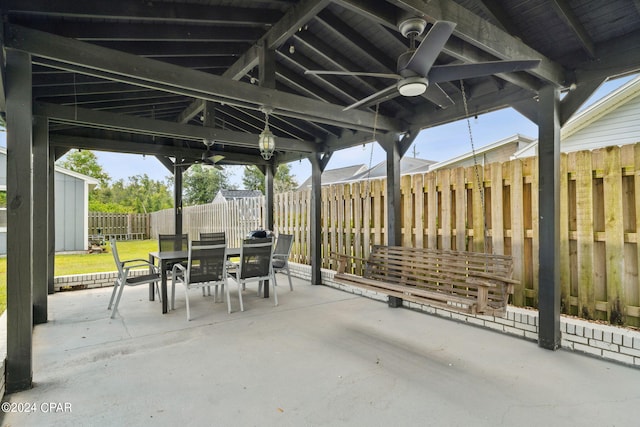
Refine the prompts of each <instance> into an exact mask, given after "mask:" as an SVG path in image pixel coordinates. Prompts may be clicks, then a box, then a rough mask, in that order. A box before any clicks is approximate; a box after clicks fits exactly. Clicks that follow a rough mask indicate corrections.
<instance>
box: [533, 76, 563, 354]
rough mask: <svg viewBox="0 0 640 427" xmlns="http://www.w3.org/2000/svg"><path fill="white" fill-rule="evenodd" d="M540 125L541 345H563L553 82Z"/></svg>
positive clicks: (543, 94) (543, 95)
mask: <svg viewBox="0 0 640 427" xmlns="http://www.w3.org/2000/svg"><path fill="white" fill-rule="evenodd" d="M539 104H540V105H539V111H538V116H539V117H538V126H539V142H538V152H539V164H538V176H539V180H540V184H539V193H538V200H539V205H540V207H539V209H540V210H539V212H540V232H539V233H540V238H539V241H540V249H539V258H540V267H539V291H538V292H539V293H538V298H539V302H538V310H539V322H540V324H539V329H538V345H539V346H540V347H543V348H546V349H549V350H556V349H557V348H559V347H560V340H561V335H560V267H559V264H558V260H559V259H560V225H559V223H560V119H559V117H560V109H559V105H560V96H559V91H558V89H556V88H555V87H553V86H551V85H547V86H545V87H543V88H542V89H541V90H540V102H539Z"/></svg>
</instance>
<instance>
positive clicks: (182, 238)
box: [158, 234, 189, 252]
mask: <svg viewBox="0 0 640 427" xmlns="http://www.w3.org/2000/svg"><path fill="white" fill-rule="evenodd" d="M188 249H189V235H188V234H159V235H158V250H159V251H160V252H173V251H186V250H188Z"/></svg>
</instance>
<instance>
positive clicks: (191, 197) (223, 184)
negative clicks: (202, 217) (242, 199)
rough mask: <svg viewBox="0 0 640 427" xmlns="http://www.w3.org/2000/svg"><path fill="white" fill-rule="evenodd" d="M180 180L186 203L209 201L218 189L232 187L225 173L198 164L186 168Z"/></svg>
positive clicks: (195, 203)
mask: <svg viewBox="0 0 640 427" xmlns="http://www.w3.org/2000/svg"><path fill="white" fill-rule="evenodd" d="M182 182H183V188H184V191H183V195H184V203H185V204H186V205H202V204H205V203H210V202H211V201H212V200H213V198H214V197H215V195H216V193H217V192H218V191H219V190H228V189H233V186H232V185H231V184H230V183H229V177H228V176H227V174H225V173H224V172H223V171H220V170H218V169H216V168H215V167H212V166H206V165H205V166H203V165H200V164H196V165H193V166H191V167H190V168H189V169H187V171H186V172H185V173H184V175H183V177H182Z"/></svg>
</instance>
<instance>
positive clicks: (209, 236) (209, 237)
mask: <svg viewBox="0 0 640 427" xmlns="http://www.w3.org/2000/svg"><path fill="white" fill-rule="evenodd" d="M200 240H206V241H207V242H222V243H225V244H226V243H227V236H226V233H225V232H224V231H218V232H214V233H200Z"/></svg>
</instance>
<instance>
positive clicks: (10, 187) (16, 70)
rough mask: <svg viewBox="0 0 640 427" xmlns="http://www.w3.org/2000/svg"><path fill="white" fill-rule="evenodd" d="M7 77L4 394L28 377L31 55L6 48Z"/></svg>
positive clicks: (22, 387) (24, 385)
mask: <svg viewBox="0 0 640 427" xmlns="http://www.w3.org/2000/svg"><path fill="white" fill-rule="evenodd" d="M6 80H7V83H8V85H7V101H6V109H7V130H8V132H7V366H6V374H7V377H6V390H7V392H8V393H12V392H16V391H20V390H26V389H28V388H31V383H32V378H33V370H32V365H33V352H32V350H33V343H32V333H33V307H32V293H31V292H32V273H33V253H32V251H31V247H32V233H33V229H32V227H33V226H32V223H31V221H32V200H33V195H32V175H31V173H32V172H31V167H32V163H31V161H32V160H31V153H32V151H31V149H32V145H31V138H32V132H33V127H32V122H31V120H32V105H31V102H32V101H31V99H32V97H31V57H30V55H29V54H28V53H26V52H22V51H16V50H11V49H10V50H7V52H6Z"/></svg>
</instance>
